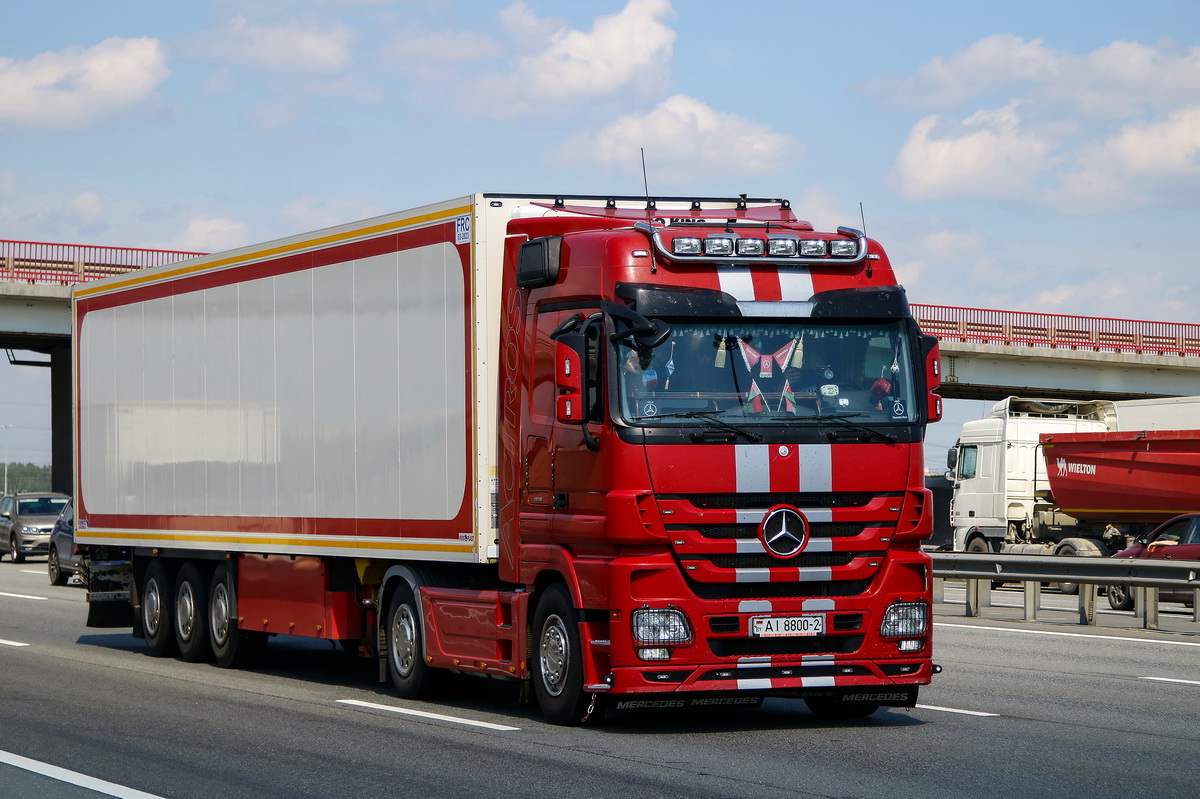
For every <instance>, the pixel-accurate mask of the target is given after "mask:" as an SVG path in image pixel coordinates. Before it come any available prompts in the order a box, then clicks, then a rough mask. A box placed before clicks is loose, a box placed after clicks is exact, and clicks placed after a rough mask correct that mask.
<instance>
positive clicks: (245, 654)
mask: <svg viewBox="0 0 1200 799" xmlns="http://www.w3.org/2000/svg"><path fill="white" fill-rule="evenodd" d="M207 616H208V640H209V646H210V647H211V648H212V653H213V656H214V657H215V658H216V660H217V665H218V666H220V667H221V668H223V669H240V668H245V667H247V666H252V665H254V664H255V663H257V662H258V661H259V660H260V659H261V658H262V655H263V653H264V652H265V651H266V648H267V636H266V634H265V633H261V632H257V631H249V630H242V629H239V628H238V605H237V581H236V580H235V575H234V573H233V567H232V566H230V565H229V563H228V561H226V562H224V563H222V564H220V565H219V566H217V568H216V570H215V571H214V572H213V576H212V580H211V581H209V584H208V613H207Z"/></svg>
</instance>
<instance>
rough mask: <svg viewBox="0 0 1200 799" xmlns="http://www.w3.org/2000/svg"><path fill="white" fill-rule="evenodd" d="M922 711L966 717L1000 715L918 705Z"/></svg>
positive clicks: (997, 714)
mask: <svg viewBox="0 0 1200 799" xmlns="http://www.w3.org/2000/svg"><path fill="white" fill-rule="evenodd" d="M917 707H919V708H921V710H940V711H941V712H943V713H961V714H962V715H964V716H988V717H996V716H999V715H1000V714H999V713H983V712H981V711H978V710H959V709H957V708H953V707H938V706H937V705H917Z"/></svg>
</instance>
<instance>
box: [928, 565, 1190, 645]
mask: <svg viewBox="0 0 1200 799" xmlns="http://www.w3.org/2000/svg"><path fill="white" fill-rule="evenodd" d="M930 555H931V556H932V557H933V576H934V583H935V584H934V601H935V602H937V601H941V591H942V589H943V581H944V580H947V579H958V580H965V581H966V583H967V603H966V605H967V610H966V615H968V616H979V615H981V613H982V611H983V609H985V608H987V607H990V606H991V599H990V597H991V588H992V584H993V583H996V582H1021V583H1024V594H1025V619H1026V620H1027V621H1033V620H1035V619H1036V618H1037V614H1038V611H1039V610H1040V607H1041V588H1042V583H1078V585H1079V623H1080V624H1094V623H1095V620H1096V596H1097V593H1098V589H1099V588H1100V587H1101V586H1110V585H1120V586H1125V587H1127V588H1129V589H1132V592H1133V594H1134V613H1135V614H1136V616H1137V617H1138V618H1139V619H1140V620H1141V621H1142V626H1143V627H1145V628H1146V629H1150V630H1156V629H1158V594H1159V589H1162V588H1169V589H1173V590H1181V591H1189V590H1190V591H1192V619H1193V621H1195V622H1197V623H1200V561H1186V560H1150V559H1147V558H1064V557H1056V556H1052V555H1006V554H1000V555H989V554H978V553H967V552H931V553H930Z"/></svg>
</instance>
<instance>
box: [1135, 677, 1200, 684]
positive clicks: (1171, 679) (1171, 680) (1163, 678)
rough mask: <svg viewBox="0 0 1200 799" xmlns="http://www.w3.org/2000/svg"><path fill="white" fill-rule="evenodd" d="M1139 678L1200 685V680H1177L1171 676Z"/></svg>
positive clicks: (1141, 678) (1140, 678)
mask: <svg viewBox="0 0 1200 799" xmlns="http://www.w3.org/2000/svg"><path fill="white" fill-rule="evenodd" d="M1138 679H1139V680H1153V681H1154V682H1173V683H1179V684H1180V685H1200V680H1176V679H1173V678H1171V677H1139V678H1138Z"/></svg>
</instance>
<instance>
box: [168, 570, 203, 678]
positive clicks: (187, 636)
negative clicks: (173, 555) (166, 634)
mask: <svg viewBox="0 0 1200 799" xmlns="http://www.w3.org/2000/svg"><path fill="white" fill-rule="evenodd" d="M208 635H209V633H208V580H207V579H205V578H204V577H203V576H202V575H201V574H200V569H199V568H198V567H197V566H196V564H195V563H193V562H192V561H188V562H187V563H185V564H183V567H182V568H181V569H180V570H179V577H178V579H177V580H176V581H175V642H176V643H177V644H178V645H179V657H180V658H182V659H183V660H185V661H187V662H188V663H195V662H197V661H200V660H205V659H207V658H209V657H211V655H212V647H210V646H209V643H208Z"/></svg>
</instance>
